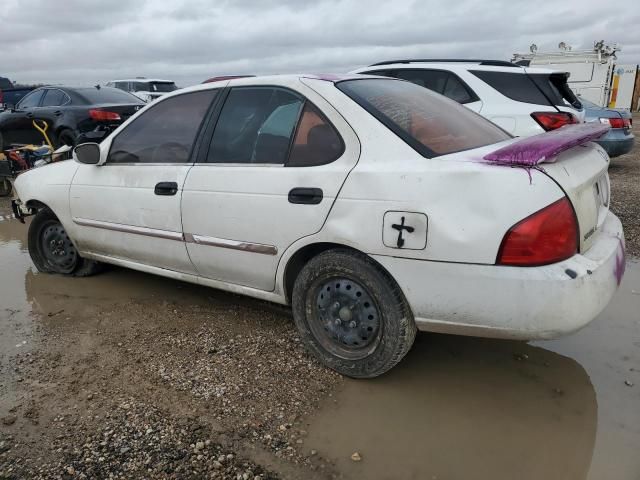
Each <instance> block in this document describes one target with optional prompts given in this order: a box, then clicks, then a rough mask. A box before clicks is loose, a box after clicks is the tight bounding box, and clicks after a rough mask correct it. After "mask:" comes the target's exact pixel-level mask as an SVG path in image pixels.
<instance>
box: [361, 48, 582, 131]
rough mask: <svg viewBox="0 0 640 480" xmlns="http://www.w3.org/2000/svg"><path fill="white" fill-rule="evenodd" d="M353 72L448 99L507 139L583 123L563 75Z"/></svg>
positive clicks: (419, 68)
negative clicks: (404, 83) (392, 79)
mask: <svg viewBox="0 0 640 480" xmlns="http://www.w3.org/2000/svg"><path fill="white" fill-rule="evenodd" d="M353 73H366V74H370V75H384V76H387V77H395V78H400V79H403V80H408V81H410V82H413V83H415V84H417V85H420V86H422V87H425V88H428V89H429V90H433V91H434V92H438V93H440V94H442V95H444V96H445V97H449V98H450V99H452V100H455V101H456V102H458V103H461V104H462V105H464V106H465V107H467V108H469V109H471V110H473V111H474V112H477V113H479V114H480V115H482V116H483V117H485V118H488V119H489V120H491V121H492V122H493V123H495V124H496V125H498V126H500V127H501V128H503V129H504V130H506V131H507V132H509V133H510V134H512V135H515V136H519V137H527V136H529V135H535V134H537V133H542V132H545V131H549V130H553V129H556V128H559V127H561V126H563V125H567V124H571V123H578V122H581V121H583V120H584V110H583V109H582V105H581V104H580V101H579V100H578V98H577V97H576V96H575V95H574V93H573V92H572V91H571V89H570V88H569V87H568V85H567V74H566V73H562V72H557V71H553V70H547V69H542V68H524V67H520V66H518V65H515V64H513V63H510V62H504V61H500V60H458V59H453V60H451V59H445V60H432V59H426V60H392V61H387V62H380V63H376V64H374V65H371V66H369V67H365V68H359V69H357V70H355V71H354V72H353Z"/></svg>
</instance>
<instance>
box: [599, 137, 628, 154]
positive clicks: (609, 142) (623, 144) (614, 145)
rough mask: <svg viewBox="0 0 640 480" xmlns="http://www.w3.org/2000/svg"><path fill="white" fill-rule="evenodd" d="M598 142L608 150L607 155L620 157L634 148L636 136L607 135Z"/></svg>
mask: <svg viewBox="0 0 640 480" xmlns="http://www.w3.org/2000/svg"><path fill="white" fill-rule="evenodd" d="M596 143H598V144H599V145H600V146H601V147H602V148H604V150H605V152H607V155H609V156H610V157H619V156H620V155H624V154H625V153H629V152H630V151H631V150H632V149H633V143H634V136H633V135H624V136H618V137H610V136H605V137H603V138H601V139H600V140H597V141H596Z"/></svg>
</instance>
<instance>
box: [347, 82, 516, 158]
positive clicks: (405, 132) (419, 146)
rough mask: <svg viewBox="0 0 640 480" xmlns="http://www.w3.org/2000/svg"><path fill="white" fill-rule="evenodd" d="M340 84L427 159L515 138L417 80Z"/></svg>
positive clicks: (348, 93)
mask: <svg viewBox="0 0 640 480" xmlns="http://www.w3.org/2000/svg"><path fill="white" fill-rule="evenodd" d="M336 86H337V87H338V89H340V90H341V91H342V92H344V93H345V94H346V95H348V96H349V97H350V98H351V99H353V100H354V101H355V102H356V103H358V104H359V105H360V106H362V107H363V108H364V109H365V110H366V111H368V112H369V113H370V114H371V115H373V116H374V117H375V118H377V119H378V120H379V121H380V122H381V123H382V124H384V125H385V126H386V127H387V128H389V129H390V130H391V131H392V132H393V133H395V134H396V135H398V136H399V137H400V138H401V139H402V140H404V141H405V142H406V143H407V144H408V145H410V146H411V147H412V148H414V149H415V150H416V151H417V152H418V153H420V154H421V155H423V156H425V157H427V158H431V157H437V156H439V155H446V154H449V153H455V152H460V151H463V150H470V149H472V148H478V147H482V146H485V145H490V144H492V143H497V142H500V141H503V140H506V139H508V138H511V137H510V136H509V134H507V133H506V132H505V131H504V130H501V129H500V128H499V127H497V126H496V125H494V124H493V123H491V122H490V121H488V120H486V119H485V118H483V117H481V116H479V115H478V114H476V113H473V112H471V111H470V110H469V109H467V108H465V107H463V106H462V105H460V104H458V103H456V102H453V101H451V100H449V99H447V98H444V97H442V96H441V95H438V94H436V93H434V92H432V91H430V90H428V89H424V88H422V87H420V86H418V85H415V84H413V83H409V82H400V81H397V80H391V79H388V80H387V79H367V78H364V79H361V80H346V81H342V82H339V83H337V84H336Z"/></svg>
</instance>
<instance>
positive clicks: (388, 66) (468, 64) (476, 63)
mask: <svg viewBox="0 0 640 480" xmlns="http://www.w3.org/2000/svg"><path fill="white" fill-rule="evenodd" d="M400 68H402V69H407V68H416V69H420V68H423V69H432V70H438V69H441V70H451V71H458V70H476V71H478V70H479V71H489V72H506V73H523V74H524V73H552V72H557V71H558V70H554V69H549V68H538V67H534V68H531V67H526V68H525V67H521V66H519V65H515V64H512V63H510V62H501V61H498V60H451V59H443V60H399V61H397V62H396V63H390V62H380V63H376V64H373V65H369V66H368V67H362V68H358V69H356V70H354V71H353V72H352V73H364V72H371V71H377V70H394V69H400Z"/></svg>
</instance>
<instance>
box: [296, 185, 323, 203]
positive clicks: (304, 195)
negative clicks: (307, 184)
mask: <svg viewBox="0 0 640 480" xmlns="http://www.w3.org/2000/svg"><path fill="white" fill-rule="evenodd" d="M321 201H322V189H321V188H293V189H291V191H290V192H289V203H300V204H303V205H317V204H318V203H320V202H321Z"/></svg>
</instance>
